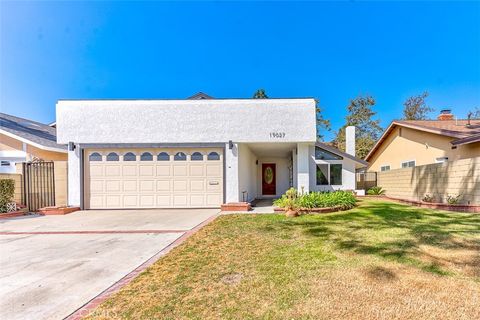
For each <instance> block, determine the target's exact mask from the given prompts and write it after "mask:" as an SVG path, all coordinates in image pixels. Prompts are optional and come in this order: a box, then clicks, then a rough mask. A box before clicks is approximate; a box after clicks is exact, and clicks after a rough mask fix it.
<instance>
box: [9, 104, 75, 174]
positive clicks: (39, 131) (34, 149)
mask: <svg viewBox="0 0 480 320" xmlns="http://www.w3.org/2000/svg"><path fill="white" fill-rule="evenodd" d="M56 140H57V138H56V129H55V128H53V127H50V126H48V125H45V124H43V123H39V122H36V121H32V120H27V119H23V118H19V117H15V116H12V115H8V114H5V113H0V161H1V165H0V173H15V172H17V169H16V166H15V164H16V163H21V162H25V161H31V160H34V159H41V160H67V147H66V146H65V145H60V144H57V141H56Z"/></svg>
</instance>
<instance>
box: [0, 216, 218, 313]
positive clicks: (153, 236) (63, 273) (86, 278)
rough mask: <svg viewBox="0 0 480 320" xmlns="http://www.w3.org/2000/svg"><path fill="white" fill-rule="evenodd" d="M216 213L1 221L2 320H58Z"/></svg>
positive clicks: (0, 274)
mask: <svg viewBox="0 0 480 320" xmlns="http://www.w3.org/2000/svg"><path fill="white" fill-rule="evenodd" d="M218 212H219V210H218V209H182V210H179V209H172V210H167V209H165V210H104V211H100V210H98V211H97V210H92V211H79V212H75V213H72V214H69V215H66V216H26V217H20V218H12V219H6V220H0V319H62V318H64V317H66V316H68V315H69V314H71V313H72V312H74V311H75V310H77V309H78V308H80V307H81V306H83V305H84V304H85V303H87V302H88V301H90V300H91V299H93V298H94V297H96V296H97V295H98V294H99V293H101V292H102V291H104V290H105V289H107V288H109V287H110V286H111V285H113V284H114V283H115V282H117V281H119V280H120V279H121V278H123V277H124V276H125V275H127V274H128V273H130V272H131V271H132V270H134V269H135V268H137V267H138V266H139V265H141V264H142V263H144V262H145V261H146V260H148V259H149V258H151V257H152V256H154V255H155V254H157V253H158V252H160V251H161V250H162V249H164V248H165V247H167V246H168V245H170V244H171V243H172V242H174V241H175V240H176V239H178V238H179V237H181V236H182V235H183V234H184V233H185V232H187V231H188V230H191V229H192V228H194V227H195V226H197V225H198V224H200V223H202V222H203V221H205V220H206V219H208V218H210V217H212V216H213V215H215V214H217V213H218Z"/></svg>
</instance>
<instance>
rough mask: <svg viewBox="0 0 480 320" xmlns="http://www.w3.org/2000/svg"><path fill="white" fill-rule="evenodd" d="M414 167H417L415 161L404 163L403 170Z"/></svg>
mask: <svg viewBox="0 0 480 320" xmlns="http://www.w3.org/2000/svg"><path fill="white" fill-rule="evenodd" d="M412 167H415V160H411V161H404V162H402V168H412Z"/></svg>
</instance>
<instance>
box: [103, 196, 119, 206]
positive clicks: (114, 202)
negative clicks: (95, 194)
mask: <svg viewBox="0 0 480 320" xmlns="http://www.w3.org/2000/svg"><path fill="white" fill-rule="evenodd" d="M120 200H121V196H120V195H119V194H118V195H106V196H105V207H107V208H122V207H123V206H122V203H121V201H120Z"/></svg>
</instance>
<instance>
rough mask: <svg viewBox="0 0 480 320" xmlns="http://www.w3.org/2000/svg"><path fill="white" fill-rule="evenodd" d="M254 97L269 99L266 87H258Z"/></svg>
mask: <svg viewBox="0 0 480 320" xmlns="http://www.w3.org/2000/svg"><path fill="white" fill-rule="evenodd" d="M253 99H268V96H267V93H266V92H265V89H258V90H257V91H255V93H254V94H253Z"/></svg>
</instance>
